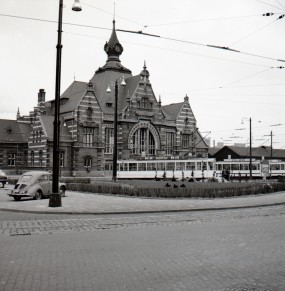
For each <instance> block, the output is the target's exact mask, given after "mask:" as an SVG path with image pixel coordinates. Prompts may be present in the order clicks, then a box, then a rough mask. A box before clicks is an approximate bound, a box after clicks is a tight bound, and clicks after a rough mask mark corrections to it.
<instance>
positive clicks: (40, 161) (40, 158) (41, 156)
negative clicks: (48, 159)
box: [39, 151, 43, 167]
mask: <svg viewBox="0 0 285 291" xmlns="http://www.w3.org/2000/svg"><path fill="white" fill-rule="evenodd" d="M39 166H40V167H42V166H43V151H39Z"/></svg>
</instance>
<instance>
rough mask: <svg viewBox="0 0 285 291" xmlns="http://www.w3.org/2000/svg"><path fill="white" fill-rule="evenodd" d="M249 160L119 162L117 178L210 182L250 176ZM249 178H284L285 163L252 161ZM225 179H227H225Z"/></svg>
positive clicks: (206, 159) (207, 159)
mask: <svg viewBox="0 0 285 291" xmlns="http://www.w3.org/2000/svg"><path fill="white" fill-rule="evenodd" d="M249 164H250V161H249V159H229V160H224V161H218V162H217V161H216V160H215V159H214V158H191V159H187V160H119V161H118V164H117V178H118V179H155V178H160V179H162V178H166V179H172V178H173V177H175V178H176V179H178V180H181V179H183V178H184V179H186V178H188V179H189V178H194V179H197V180H200V179H203V178H205V179H209V178H213V177H214V178H218V177H223V174H225V173H227V175H229V176H230V177H228V179H229V178H230V179H231V180H235V179H240V178H242V179H245V178H248V179H249V177H250V170H249ZM251 164H252V168H251V169H252V171H251V172H252V178H253V179H261V178H263V177H267V178H276V177H278V176H285V161H280V160H269V161H266V162H265V163H264V161H260V160H255V159H253V160H252V163H251ZM224 177H226V176H224Z"/></svg>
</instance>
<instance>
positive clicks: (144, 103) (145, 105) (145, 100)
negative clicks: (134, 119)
mask: <svg viewBox="0 0 285 291" xmlns="http://www.w3.org/2000/svg"><path fill="white" fill-rule="evenodd" d="M141 108H149V102H148V98H146V97H144V98H142V99H141Z"/></svg>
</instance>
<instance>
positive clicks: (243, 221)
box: [0, 206, 285, 291]
mask: <svg viewBox="0 0 285 291" xmlns="http://www.w3.org/2000/svg"><path fill="white" fill-rule="evenodd" d="M284 219H285V207H284V206H275V207H263V208H254V209H244V210H242V209H240V210H234V211H233V210H230V211H229V210H227V211H207V212H194V213H193V212H191V213H190V212H189V213H180V214H157V215H155V214H152V215H113V216H112V215H109V216H92V215H55V216H51V215H40V214H29V213H9V212H4V211H3V212H1V211H0V290H1V291H2V290H3V291H6V290H7V291H10V290H44V291H45V290H52V291H53V290H166V291H168V290H198V291H200V290H202V291H203V290H217V291H242V290H243V291H247V290H249V291H253V290H255V291H257V290H258V291H265V290H267V291H277V290H278V291H279V290H281V291H283V290H285V248H284V241H285V231H284V222H285V220H284Z"/></svg>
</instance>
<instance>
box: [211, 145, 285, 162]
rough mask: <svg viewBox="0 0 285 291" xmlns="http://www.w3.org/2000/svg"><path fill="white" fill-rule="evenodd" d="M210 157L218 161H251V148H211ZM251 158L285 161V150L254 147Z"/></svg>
mask: <svg viewBox="0 0 285 291" xmlns="http://www.w3.org/2000/svg"><path fill="white" fill-rule="evenodd" d="M209 157H211V158H215V159H216V160H217V161H223V160H225V159H247V160H248V159H249V158H250V149H249V147H237V146H224V147H223V148H221V149H217V148H209ZM251 157H252V159H255V160H263V159H265V160H270V159H274V160H284V161H285V150H282V149H272V150H271V147H266V146H261V147H253V148H252V151H251Z"/></svg>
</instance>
